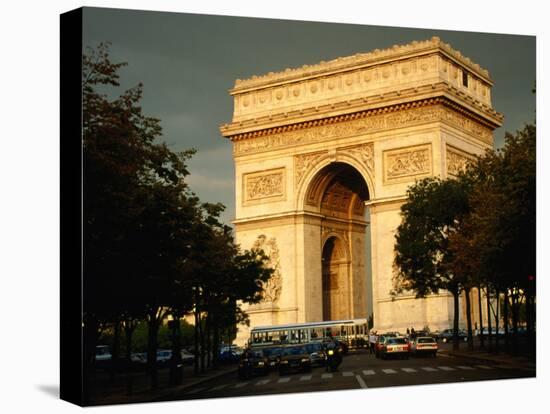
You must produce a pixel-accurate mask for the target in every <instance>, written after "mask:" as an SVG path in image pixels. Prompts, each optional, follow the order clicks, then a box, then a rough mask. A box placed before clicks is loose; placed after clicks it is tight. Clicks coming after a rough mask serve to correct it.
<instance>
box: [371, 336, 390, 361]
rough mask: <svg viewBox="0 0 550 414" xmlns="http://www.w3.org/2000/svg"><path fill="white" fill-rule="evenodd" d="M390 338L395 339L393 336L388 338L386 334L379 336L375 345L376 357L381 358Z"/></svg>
mask: <svg viewBox="0 0 550 414" xmlns="http://www.w3.org/2000/svg"><path fill="white" fill-rule="evenodd" d="M389 338H393V336H387V335H386V334H384V335H378V336H377V337H376V343H375V344H374V355H375V356H376V358H380V355H381V352H382V349H383V348H384V344H385V343H386V341H387V340H388V339H389Z"/></svg>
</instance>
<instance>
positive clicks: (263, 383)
mask: <svg viewBox="0 0 550 414" xmlns="http://www.w3.org/2000/svg"><path fill="white" fill-rule="evenodd" d="M269 381H271V380H268V379H263V380H260V381H258V382H257V383H256V385H265V384H267V383H268V382H269Z"/></svg>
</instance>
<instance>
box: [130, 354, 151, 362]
mask: <svg viewBox="0 0 550 414" xmlns="http://www.w3.org/2000/svg"><path fill="white" fill-rule="evenodd" d="M130 359H131V361H132V362H134V363H137V364H146V363H147V352H133V353H132V354H131V355H130Z"/></svg>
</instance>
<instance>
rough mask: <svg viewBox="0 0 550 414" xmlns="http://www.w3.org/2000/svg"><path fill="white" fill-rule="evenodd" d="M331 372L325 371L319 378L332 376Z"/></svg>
mask: <svg viewBox="0 0 550 414" xmlns="http://www.w3.org/2000/svg"><path fill="white" fill-rule="evenodd" d="M332 376H333V375H332V373H331V372H325V373H324V374H323V375H321V378H332Z"/></svg>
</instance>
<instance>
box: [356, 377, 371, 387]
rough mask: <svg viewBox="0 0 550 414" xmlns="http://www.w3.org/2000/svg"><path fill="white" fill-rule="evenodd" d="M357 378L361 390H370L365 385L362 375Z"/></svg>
mask: <svg viewBox="0 0 550 414" xmlns="http://www.w3.org/2000/svg"><path fill="white" fill-rule="evenodd" d="M355 378H356V379H357V382H358V383H359V386H360V387H361V388H368V387H367V384H365V381H364V380H363V378H362V377H361V375H356V376H355Z"/></svg>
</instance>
